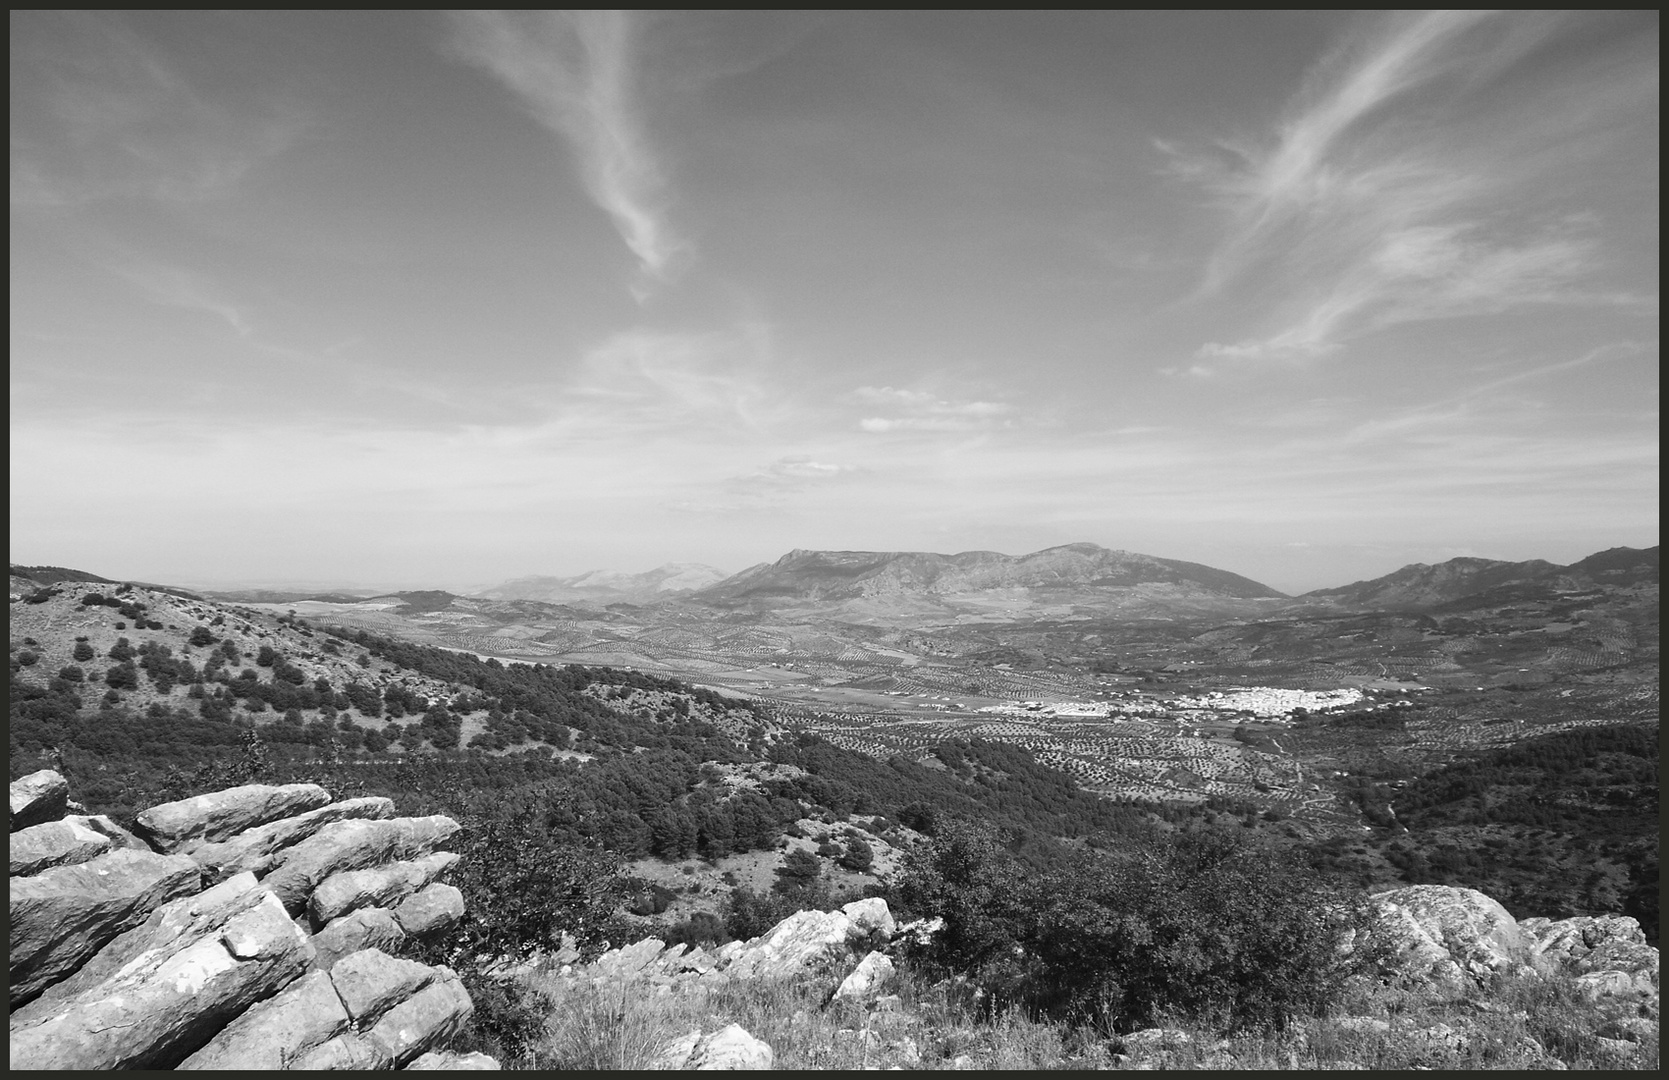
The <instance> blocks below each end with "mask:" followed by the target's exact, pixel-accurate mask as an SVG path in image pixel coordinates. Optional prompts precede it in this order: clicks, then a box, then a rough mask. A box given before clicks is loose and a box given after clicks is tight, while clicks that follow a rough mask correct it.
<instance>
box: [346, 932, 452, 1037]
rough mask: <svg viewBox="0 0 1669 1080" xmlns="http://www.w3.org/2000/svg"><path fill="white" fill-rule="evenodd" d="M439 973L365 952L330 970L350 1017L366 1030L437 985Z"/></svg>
mask: <svg viewBox="0 0 1669 1080" xmlns="http://www.w3.org/2000/svg"><path fill="white" fill-rule="evenodd" d="M440 970H441V969H438V968H431V967H427V966H425V965H423V964H419V963H417V962H416V961H413V960H400V959H397V958H395V957H392V956H389V955H388V954H387V953H385V952H383V951H382V950H381V949H362V950H360V951H359V952H356V953H354V954H353V955H351V956H344V957H343V958H342V959H341V960H338V961H337V962H336V965H335V966H334V967H332V968H331V969H330V980H331V982H332V983H334V984H335V986H336V993H337V995H338V996H340V997H341V999H342V1004H343V1005H344V1006H346V1007H347V1010H348V1016H349V1017H350V1018H352V1020H353V1022H354V1023H355V1024H356V1025H358V1026H360V1027H362V1028H363V1027H367V1026H369V1025H370V1024H371V1023H373V1022H374V1021H376V1020H377V1019H378V1018H380V1017H381V1016H382V1015H383V1014H384V1013H386V1012H388V1010H390V1009H392V1008H393V1007H394V1006H396V1005H398V1004H400V1002H402V1001H405V1000H406V999H408V998H410V997H412V996H414V995H415V994H416V993H417V992H418V991H419V990H421V989H423V988H424V987H425V986H428V985H429V984H430V983H431V982H434V980H435V977H436V974H437V972H438V971H440ZM321 1041H322V1040H321Z"/></svg>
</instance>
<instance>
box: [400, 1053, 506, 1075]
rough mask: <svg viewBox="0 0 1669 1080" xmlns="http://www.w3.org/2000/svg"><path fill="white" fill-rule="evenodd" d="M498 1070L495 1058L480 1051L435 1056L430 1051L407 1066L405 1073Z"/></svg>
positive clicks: (435, 1054)
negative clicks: (414, 1071)
mask: <svg viewBox="0 0 1669 1080" xmlns="http://www.w3.org/2000/svg"><path fill="white" fill-rule="evenodd" d="M499 1068H500V1066H499V1064H498V1061H497V1060H496V1059H495V1058H493V1057H491V1056H490V1055H488V1054H483V1053H481V1052H480V1051H475V1052H474V1053H469V1054H453V1053H439V1054H437V1053H435V1052H434V1051H433V1050H431V1051H429V1052H428V1053H427V1054H424V1055H423V1056H421V1057H419V1058H417V1059H416V1060H415V1061H413V1062H412V1063H411V1064H410V1065H407V1066H406V1071H407V1072H411V1071H412V1070H413V1069H416V1070H418V1071H419V1072H424V1071H430V1070H434V1071H444V1072H489V1071H497V1070H499Z"/></svg>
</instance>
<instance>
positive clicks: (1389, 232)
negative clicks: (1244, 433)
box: [1158, 12, 1653, 375]
mask: <svg viewBox="0 0 1669 1080" xmlns="http://www.w3.org/2000/svg"><path fill="white" fill-rule="evenodd" d="M1560 27H1561V19H1560V17H1558V16H1552V15H1547V14H1543V13H1532V14H1503V13H1489V12H1429V13H1423V14H1417V15H1411V14H1398V15H1394V16H1391V17H1388V18H1387V19H1386V20H1385V21H1383V22H1382V23H1381V24H1379V25H1378V26H1377V27H1376V28H1375V30H1374V32H1372V33H1370V34H1366V35H1361V36H1359V37H1357V38H1355V39H1353V40H1352V41H1350V42H1348V43H1347V45H1346V46H1345V47H1344V48H1341V49H1339V50H1338V51H1336V52H1335V53H1334V54H1333V55H1332V56H1331V57H1329V58H1328V59H1327V60H1326V61H1324V62H1323V63H1322V64H1321V65H1319V67H1318V69H1317V71H1316V72H1315V73H1313V75H1312V78H1311V79H1310V80H1309V83H1308V85H1307V86H1306V88H1305V89H1304V91H1303V92H1301V93H1300V94H1299V95H1298V96H1297V98H1296V99H1295V100H1294V102H1293V103H1292V105H1291V106H1289V110H1288V117H1287V119H1286V120H1285V121H1284V122H1283V123H1282V124H1280V125H1279V127H1278V129H1277V130H1276V132H1275V133H1274V138H1273V139H1272V140H1271V141H1269V142H1268V143H1267V144H1266V145H1264V146H1262V147H1259V146H1256V145H1247V144H1238V145H1232V146H1230V145H1226V144H1225V145H1219V146H1217V147H1215V148H1212V150H1211V151H1210V152H1201V151H1195V150H1188V149H1184V148H1183V147H1181V146H1180V145H1179V144H1177V143H1175V142H1168V141H1161V142H1160V143H1159V144H1158V146H1159V149H1160V151H1161V152H1162V153H1163V154H1165V155H1166V156H1167V158H1168V160H1169V161H1170V163H1171V167H1170V172H1171V173H1172V175H1174V176H1176V177H1177V178H1179V179H1181V180H1183V181H1184V182H1187V183H1190V184H1194V185H1199V186H1203V187H1204V188H1205V189H1206V190H1208V191H1210V192H1211V193H1212V195H1213V198H1214V199H1215V200H1216V201H1217V202H1218V203H1219V205H1220V206H1222V207H1223V208H1224V209H1225V210H1226V211H1227V212H1228V214H1229V220H1230V222H1231V227H1230V229H1229V231H1228V233H1227V235H1226V236H1225V238H1224V240H1223V241H1222V243H1221V244H1220V245H1219V246H1218V248H1217V250H1216V251H1215V252H1214V253H1213V255H1212V257H1211V259H1210V260H1209V263H1208V265H1207V268H1206V272H1205V275H1204V279H1203V282H1202V284H1201V286H1200V289H1199V292H1198V295H1197V297H1196V298H1204V297H1208V296H1209V297H1220V296H1221V295H1223V294H1224V293H1225V292H1227V291H1228V290H1229V289H1230V288H1231V286H1232V287H1234V288H1236V289H1237V290H1242V289H1258V288H1269V287H1273V288H1279V289H1281V290H1282V291H1283V292H1284V294H1285V295H1284V297H1283V298H1282V299H1280V300H1279V301H1277V302H1276V303H1275V304H1273V305H1269V304H1264V305H1262V306H1263V307H1265V308H1266V309H1271V310H1273V312H1274V316H1273V318H1272V319H1271V320H1270V323H1271V325H1269V326H1266V327H1265V328H1263V329H1262V330H1260V332H1258V333H1256V334H1255V335H1254V336H1250V337H1247V338H1244V339H1242V340H1238V341H1232V340H1231V341H1229V342H1226V343H1225V342H1220V341H1213V342H1208V343H1206V344H1205V345H1203V346H1201V347H1200V349H1199V350H1198V353H1197V357H1198V358H1200V359H1203V360H1205V361H1208V362H1209V361H1268V360H1303V359H1307V358H1313V357H1317V356H1321V355H1325V354H1327V353H1330V352H1333V351H1335V350H1337V349H1339V348H1340V347H1341V346H1343V345H1344V344H1345V343H1347V342H1348V341H1350V340H1351V339H1353V338H1356V337H1360V336H1362V335H1365V334H1369V333H1372V332H1374V331H1376V330H1380V329H1383V328H1385V327H1388V326H1392V325H1395V324H1398V323H1408V322H1418V321H1424V320H1430V319H1441V318H1452V317H1457V316H1464V315H1478V314H1493V313H1499V312H1503V311H1506V310H1508V309H1511V308H1518V307H1525V306H1530V305H1545V304H1569V305H1582V306H1618V307H1624V308H1649V307H1652V306H1653V305H1652V302H1651V301H1650V300H1648V299H1646V298H1643V297H1639V296H1635V295H1632V294H1629V293H1626V292H1621V291H1618V290H1608V289H1604V288H1597V287H1595V286H1594V285H1593V284H1592V281H1593V280H1594V279H1595V278H1596V277H1597V276H1598V274H1599V273H1600V271H1601V270H1602V269H1603V259H1602V258H1601V255H1600V249H1599V245H1598V243H1597V242H1596V240H1595V239H1594V236H1593V230H1592V226H1593V222H1592V221H1585V220H1583V219H1582V217H1581V216H1579V215H1568V214H1567V215H1565V216H1564V217H1563V218H1554V219H1547V218H1545V217H1541V218H1538V217H1537V216H1536V215H1535V214H1534V213H1531V212H1529V211H1526V210H1524V209H1521V208H1520V207H1519V206H1517V205H1515V203H1514V201H1513V198H1512V194H1513V192H1514V190H1515V188H1518V187H1521V186H1522V184H1523V183H1524V181H1525V180H1526V179H1527V178H1528V177H1529V176H1530V175H1531V174H1533V173H1536V172H1537V171H1538V170H1540V169H1542V168H1543V167H1545V166H1546V164H1547V162H1546V158H1547V155H1545V151H1546V149H1547V147H1548V146H1550V145H1559V144H1561V143H1568V142H1569V141H1570V140H1571V139H1572V138H1573V137H1574V136H1576V135H1578V134H1579V133H1582V132H1583V130H1584V128H1591V127H1592V126H1593V124H1594V121H1595V117H1594V116H1593V115H1592V112H1593V110H1591V109H1581V108H1575V109H1567V110H1564V111H1563V112H1560V111H1559V110H1546V111H1545V115H1543V116H1541V117H1539V118H1537V117H1534V116H1531V115H1528V114H1527V113H1526V112H1525V110H1531V109H1536V108H1538V107H1539V105H1538V103H1528V102H1522V101H1503V100H1502V99H1501V98H1500V97H1499V96H1498V97H1497V98H1496V99H1494V100H1492V101H1490V102H1489V103H1487V104H1475V103H1474V100H1473V99H1474V98H1475V97H1476V96H1477V95H1479V94H1480V93H1481V92H1482V91H1483V90H1485V89H1486V88H1487V84H1488V83H1489V82H1490V80H1491V79H1493V78H1495V77H1497V76H1499V75H1500V74H1502V73H1503V72H1505V71H1507V70H1508V69H1509V68H1512V67H1513V65H1514V64H1516V63H1517V62H1518V61H1520V60H1522V59H1524V58H1525V57H1526V55H1527V54H1529V53H1531V52H1532V51H1534V50H1535V49H1537V48H1538V47H1540V46H1541V45H1543V44H1544V43H1545V42H1547V41H1548V40H1549V39H1551V38H1552V37H1553V36H1554V35H1556V34H1557V33H1558V31H1559V30H1560ZM1616 81H1617V80H1616V79H1613V80H1612V82H1613V83H1615V82H1616ZM1625 81H1626V80H1625ZM1636 81H1639V80H1636ZM1566 89H1567V90H1569V91H1570V93H1572V94H1579V93H1580V94H1593V95H1594V96H1595V97H1596V98H1617V96H1618V95H1617V93H1616V89H1615V86H1614V85H1607V86H1601V87H1600V88H1599V89H1598V91H1597V92H1596V90H1595V87H1593V86H1587V87H1581V86H1577V85H1575V84H1573V86H1571V87H1567V88H1566ZM1610 103H1611V104H1614V103H1615V102H1614V101H1613V102H1610ZM1539 104H1540V105H1543V106H1544V105H1545V104H1546V103H1539ZM1492 110H1493V111H1492ZM1501 110H1508V111H1509V118H1510V120H1511V122H1502V117H1501V116H1500V115H1498V114H1499V112H1500V111H1501ZM1515 110H1516V111H1515ZM1167 371H1168V373H1171V374H1192V375H1201V374H1209V373H1210V371H1211V367H1210V365H1209V363H1208V364H1204V365H1201V364H1195V365H1193V366H1191V367H1186V368H1185V367H1176V368H1171V369H1167Z"/></svg>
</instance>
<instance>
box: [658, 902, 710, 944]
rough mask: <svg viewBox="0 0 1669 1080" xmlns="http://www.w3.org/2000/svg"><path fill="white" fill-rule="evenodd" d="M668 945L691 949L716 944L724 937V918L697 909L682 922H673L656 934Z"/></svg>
mask: <svg viewBox="0 0 1669 1080" xmlns="http://www.w3.org/2000/svg"><path fill="white" fill-rule="evenodd" d="M657 936H658V937H660V938H661V940H663V941H665V942H666V943H667V944H668V945H688V946H689V947H690V948H692V949H698V948H703V947H705V946H708V945H717V944H718V943H719V942H721V941H723V940H724V939H725V925H724V920H723V919H721V918H719V917H718V916H717V915H715V914H714V913H713V912H711V911H697V912H695V913H694V914H692V915H691V916H690V917H689V918H687V919H685V920H683V921H682V922H676V923H673V924H672V925H671V926H669V927H667V928H666V929H665V930H664V931H662V932H661V933H660V934H658V935H657Z"/></svg>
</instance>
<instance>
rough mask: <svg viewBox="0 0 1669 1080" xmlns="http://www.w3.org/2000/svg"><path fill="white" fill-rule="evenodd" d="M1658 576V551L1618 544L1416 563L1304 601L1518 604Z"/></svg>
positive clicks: (1400, 606) (1397, 606) (1399, 606)
mask: <svg viewBox="0 0 1669 1080" xmlns="http://www.w3.org/2000/svg"><path fill="white" fill-rule="evenodd" d="M1657 580H1658V549H1657V548H1656V547H1650V548H1646V549H1644V550H1641V549H1638V548H1627V547H1616V548H1610V549H1608V550H1606V551H1602V552H1598V553H1596V554H1593V555H1590V556H1588V557H1587V558H1585V559H1581V560H1579V561H1577V562H1574V563H1571V564H1570V565H1569V566H1559V565H1557V564H1555V563H1550V562H1547V561H1546V560H1543V559H1530V560H1528V561H1526V562H1505V561H1502V560H1499V559H1477V558H1458V559H1450V560H1449V561H1448V562H1443V563H1437V564H1436V565H1430V564H1427V563H1412V564H1410V565H1408V566H1404V567H1403V568H1402V569H1400V570H1395V571H1392V572H1391V573H1389V574H1386V575H1384V576H1383V577H1377V578H1373V579H1371V580H1368V581H1357V582H1352V583H1351V584H1349V585H1341V586H1339V587H1337V588H1332V589H1316V590H1313V591H1311V592H1307V593H1305V594H1304V595H1303V597H1302V598H1301V599H1306V600H1308V599H1317V600H1327V601H1331V602H1333V603H1337V604H1342V605H1345V606H1349V607H1360V608H1379V609H1391V610H1408V609H1420V608H1435V607H1439V606H1452V605H1455V604H1457V603H1460V602H1462V601H1468V600H1473V601H1477V600H1485V599H1490V600H1494V601H1498V602H1513V601H1520V600H1525V599H1549V598H1552V597H1554V596H1555V595H1557V594H1558V593H1561V592H1563V593H1570V592H1576V591H1580V590H1582V589H1584V588H1592V587H1595V586H1601V587H1603V586H1628V585H1639V584H1644V583H1652V584H1656V582H1657Z"/></svg>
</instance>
